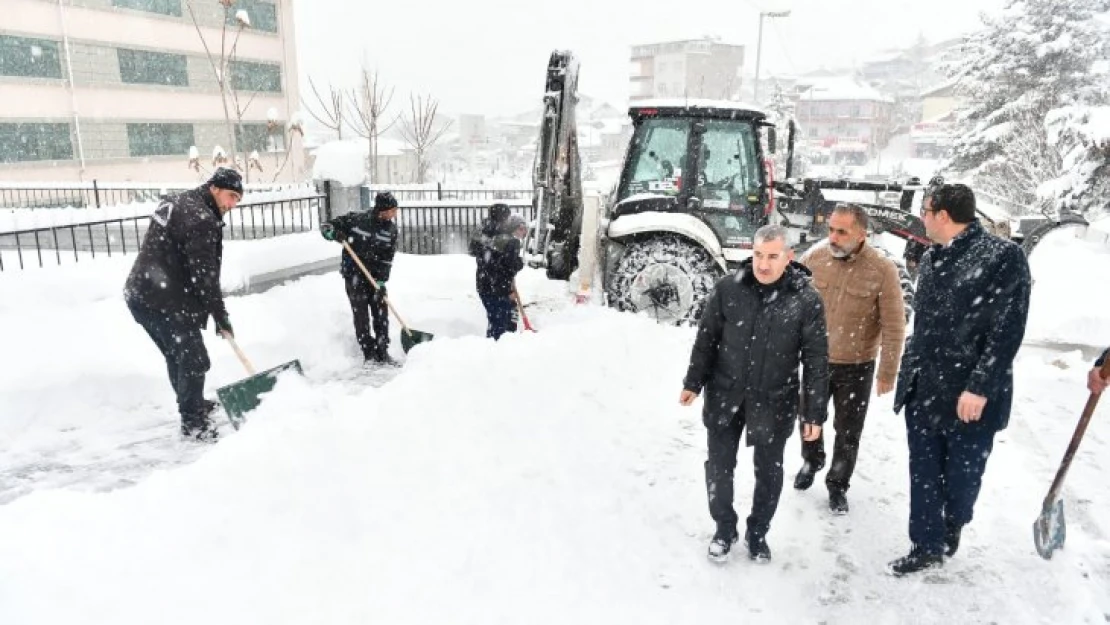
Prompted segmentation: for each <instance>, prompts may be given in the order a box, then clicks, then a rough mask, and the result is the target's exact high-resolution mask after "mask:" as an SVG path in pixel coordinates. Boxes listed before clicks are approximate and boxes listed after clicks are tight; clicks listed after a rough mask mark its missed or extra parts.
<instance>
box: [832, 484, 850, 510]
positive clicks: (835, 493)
mask: <svg viewBox="0 0 1110 625" xmlns="http://www.w3.org/2000/svg"><path fill="white" fill-rule="evenodd" d="M829 510H831V511H832V513H833V514H848V495H847V494H846V493H845V492H844V491H843V490H841V489H839V488H830V489H829Z"/></svg>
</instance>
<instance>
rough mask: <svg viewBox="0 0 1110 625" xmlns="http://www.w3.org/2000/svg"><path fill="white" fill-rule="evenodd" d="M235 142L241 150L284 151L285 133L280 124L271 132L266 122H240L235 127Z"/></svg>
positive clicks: (249, 151) (248, 151) (247, 151)
mask: <svg viewBox="0 0 1110 625" xmlns="http://www.w3.org/2000/svg"><path fill="white" fill-rule="evenodd" d="M235 143H236V145H237V146H238V147H239V151H240V152H246V153H247V154H250V153H251V152H253V151H255V150H257V151H259V152H284V151H285V135H284V134H282V127H281V126H278V127H276V128H275V129H274V132H273V133H271V132H270V130H269V128H267V126H266V124H240V125H239V126H236V127H235Z"/></svg>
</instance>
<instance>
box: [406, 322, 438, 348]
mask: <svg viewBox="0 0 1110 625" xmlns="http://www.w3.org/2000/svg"><path fill="white" fill-rule="evenodd" d="M433 338H435V335H434V334H432V333H431V332H421V331H420V330H413V329H412V328H406V329H404V330H401V349H403V350H405V353H406V354H407V353H409V350H410V349H412V348H413V347H415V346H417V345H419V344H421V343H427V342H428V341H430V340H432V339H433Z"/></svg>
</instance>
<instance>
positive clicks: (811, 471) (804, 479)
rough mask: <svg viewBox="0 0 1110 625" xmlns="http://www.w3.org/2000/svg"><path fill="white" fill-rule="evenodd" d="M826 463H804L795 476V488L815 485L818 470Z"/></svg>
mask: <svg viewBox="0 0 1110 625" xmlns="http://www.w3.org/2000/svg"><path fill="white" fill-rule="evenodd" d="M824 467H825V465H823V464H821V465H813V464H810V463H809V462H808V461H807V462H805V463H803V464H802V469H801V470H800V471H798V475H797V476H795V477H794V488H796V489H798V490H806V489H808V488H809V487H810V486H813V477H814V476H815V475H817V472H818V471H820V470H821V469H823V468H824Z"/></svg>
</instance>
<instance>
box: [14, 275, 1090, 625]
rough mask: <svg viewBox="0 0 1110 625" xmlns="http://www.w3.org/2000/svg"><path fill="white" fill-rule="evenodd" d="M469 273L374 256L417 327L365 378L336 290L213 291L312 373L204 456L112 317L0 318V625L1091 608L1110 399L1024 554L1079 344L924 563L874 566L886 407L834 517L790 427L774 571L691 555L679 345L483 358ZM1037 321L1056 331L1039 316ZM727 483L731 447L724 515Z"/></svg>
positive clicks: (611, 328) (1047, 360)
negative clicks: (946, 547) (1038, 537)
mask: <svg viewBox="0 0 1110 625" xmlns="http://www.w3.org/2000/svg"><path fill="white" fill-rule="evenodd" d="M1049 258H1050V257H1049ZM1102 260H1103V261H1104V260H1105V259H1102ZM1108 265H1110V263H1108ZM471 267H472V265H469V261H468V260H467V259H465V258H459V257H442V258H413V257H405V258H404V259H403V260H402V262H401V263H400V264H399V265H398V267H397V271H396V275H395V278H394V280H393V284H391V289H393V297H394V301H395V302H396V303H397V305H398V307H399V308H400V309H401V311H402V314H404V315H405V316H406V318H407V320H408V321H409V322H410V323H412V324H413V325H414V327H417V328H420V329H425V330H430V331H433V332H435V333H436V334H437V340H436V341H434V342H433V343H431V344H429V345H428V346H426V347H421V348H420V349H418V350H415V351H414V352H413V353H412V354H411V355H410V358H409V361H408V362H407V364H406V366H405V368H404V370H403V372H402V373H401V374H400V375H397V376H396V377H394V378H392V379H389V380H385V379H380V380H372V381H368V380H365V379H357V378H353V377H352V372H354V371H356V370H357V359H356V357H355V355H356V353H357V348H356V347H355V345H354V343H353V340H352V339H351V336H350V334H351V332H350V329H349V327H348V326H349V312H348V311H347V309H346V301H345V298H344V296H343V292H342V287H341V285H340V283H339V282H338V278H336V277H335V276H334V275H332V276H318V277H311V278H306V279H304V280H301V281H299V282H297V283H294V284H292V285H289V286H287V287H281V288H278V289H274V290H272V291H269V292H267V293H264V294H261V295H256V296H249V297H244V298H237V299H233V300H231V301H230V302H229V309H230V310H231V314H232V318H233V320H234V323H235V325H236V329H237V333H238V334H239V335H240V336H241V338H242V343H243V347H244V349H245V350H246V351H247V352H248V354H249V355H250V356H251V357H252V359H254V360H255V361H256V363H258V364H259V365H260V366H264V365H266V364H268V363H278V362H283V361H285V360H289V359H290V358H293V357H296V358H299V359H301V361H302V363H303V364H304V367H305V371H306V377H305V378H303V379H302V378H287V379H284V380H283V381H282V382H281V384H279V386H278V388H277V389H276V390H275V392H274V394H273V395H272V396H271V398H270V400H269V401H267V402H266V403H265V404H264V405H263V406H262V407H261V408H259V409H258V410H257V411H256V412H255V413H254V414H253V415H252V418H251V420H250V422H249V423H248V425H247V427H245V428H244V429H243V430H241V431H240V432H238V433H235V434H233V435H232V436H229V437H227V439H226V440H224V441H221V442H220V443H219V444H218V445H216V446H195V445H187V444H184V443H179V442H176V440H175V439H174V437H173V429H174V421H175V418H174V415H173V410H172V406H171V403H170V402H171V397H170V393H169V389H168V384H167V383H166V381H165V379H164V375H163V373H162V371H161V365H160V362H159V358H158V355H157V353H156V352H155V351H154V348H153V347H152V346H150V345H149V343H148V340H147V339H146V337H145V335H143V334H142V332H141V331H140V330H139V328H138V327H137V326H135V324H134V323H133V322H132V321H131V320H130V318H129V317H128V315H127V311H126V309H125V308H124V307H123V305H122V303H121V302H119V301H118V300H113V299H111V298H107V299H104V298H101V299H95V298H94V299H91V300H89V301H86V302H84V303H82V304H79V305H75V304H74V303H73V302H69V303H67V305H65V306H46V305H43V306H40V307H37V308H33V307H29V308H28V309H25V310H21V309H7V310H4V311H3V313H2V319H0V344H3V345H6V346H15V349H14V351H10V350H9V349H5V353H4V357H3V359H0V406H3V412H2V413H0V476H2V477H0V488H2V490H0V498H2V499H0V501H2V502H3V505H0V622H2V623H5V624H6V625H7V624H9V623H10V624H12V625H21V624H24V623H28V624H29V623H36V624H37V623H63V622H64V623H104V622H112V623H149V622H160V623H195V622H209V623H243V622H249V623H307V622H313V623H365V622H381V623H433V622H436V623H560V624H564V623H570V622H579V623H606V624H611V623H632V622H636V623H705V622H722V621H724V620H725V619H729V620H730V621H736V620H737V619H738V618H739V619H740V620H742V622H752V623H861V622H867V623H873V624H880V623H1098V622H1105V620H1106V619H1107V618H1110V616H1107V615H1110V592H1108V591H1107V588H1110V524H1108V522H1107V521H1106V519H1110V496H1107V493H1106V489H1105V486H1104V476H1105V475H1106V472H1105V470H1106V469H1107V468H1110V467H1107V466H1106V465H1107V463H1108V462H1110V461H1108V460H1106V459H1107V458H1108V457H1110V456H1108V452H1110V429H1108V427H1107V416H1108V415H1110V406H1102V407H1101V408H1100V411H1099V413H1098V415H1096V420H1095V422H1094V424H1093V425H1092V428H1091V430H1090V431H1089V432H1088V435H1087V439H1086V440H1085V441H1084V443H1083V447H1082V448H1081V450H1080V453H1079V457H1078V458H1077V460H1076V462H1075V465H1074V467H1073V470H1072V473H1071V475H1070V476H1069V481H1068V485H1067V488H1066V489H1065V490H1066V492H1065V505H1066V507H1067V512H1068V515H1069V516H1068V530H1069V532H1068V545H1067V548H1066V549H1065V550H1064V551H1062V552H1060V553H1059V554H1058V555H1057V556H1056V557H1055V558H1054V559H1053V560H1052V561H1050V562H1046V561H1043V560H1041V559H1040V558H1039V557H1038V556H1037V555H1036V554H1035V552H1034V550H1033V545H1032V536H1031V524H1032V522H1033V519H1034V518H1035V517H1036V515H1037V513H1038V511H1039V507H1040V500H1041V498H1042V497H1043V496H1044V492H1045V490H1046V489H1047V487H1048V484H1049V482H1050V481H1051V479H1052V475H1053V472H1054V471H1055V467H1056V464H1057V463H1058V462H1059V458H1060V456H1061V455H1062V453H1063V450H1064V447H1065V446H1066V444H1067V440H1068V438H1069V437H1070V435H1071V430H1072V428H1073V427H1074V424H1075V420H1076V418H1077V416H1078V413H1079V410H1080V409H1081V407H1082V405H1083V402H1084V400H1085V397H1086V393H1085V390H1084V389H1083V376H1084V374H1085V371H1086V369H1087V367H1089V365H1090V360H1089V359H1088V357H1087V356H1086V355H1084V354H1081V353H1079V352H1078V351H1074V350H1060V349H1052V348H1044V347H1038V346H1035V345H1030V346H1029V347H1027V348H1025V349H1023V351H1022V353H1021V355H1020V357H1019V362H1018V368H1017V376H1018V377H1017V397H1016V401H1015V411H1014V414H1013V418H1012V420H1011V427H1010V428H1009V429H1008V430H1006V431H1005V432H1003V433H1002V434H1001V435H1000V436H999V439H998V444H997V445H996V448H995V452H994V455H993V456H992V459H991V462H990V464H989V466H988V470H987V475H986V479H985V484H984V489H983V494H982V497H981V499H980V503H979V506H978V507H977V511H976V512H977V515H976V519H975V521H974V522H973V523H972V524H971V525H970V526H969V527H968V529H967V531H966V532H965V538H964V542H963V545H962V547H961V552H960V554H959V555H958V556H957V557H956V558H954V559H953V560H951V561H950V562H949V564H948V565H947V566H946V567H945V568H944V569H943V570H941V571H939V572H935V573H930V574H929V575H926V576H923V577H919V578H915V579H904V580H899V579H893V578H891V577H889V576H887V575H886V574H885V573H884V572H883V565H884V564H885V562H887V561H888V560H890V559H892V558H894V557H896V556H899V555H902V554H903V553H904V552H905V551H906V549H907V548H908V544H907V538H906V522H907V514H908V502H907V486H908V475H907V470H906V442H905V432H904V426H903V424H902V420H901V417H899V416H897V415H894V414H892V413H891V410H890V399H889V397H885V398H880V399H876V400H875V401H874V402H873V404H872V409H871V412H870V415H869V422H868V426H867V429H866V431H865V433H864V438H863V442H862V445H861V449H862V451H861V454H860V461H859V465H858V469H857V474H856V478H855V480H854V482H853V488H852V490H851V491H850V493H849V497H850V500H851V503H852V512H851V514H849V515H848V516H846V517H833V516H832V515H830V514H829V513H828V511H827V507H826V498H825V496H824V489H823V488H822V487H821V485H820V483H819V484H818V485H817V486H815V487H814V488H813V489H811V490H810V491H807V492H804V493H799V492H796V491H794V490H792V489H791V488H790V487H789V477H792V475H793V473H794V472H795V471H796V470H797V469H798V467H799V465H800V459H799V457H798V453H797V452H798V440H797V438H796V437H795V438H794V439H792V440H791V441H790V443H789V444H788V447H787V449H788V453H787V463H786V470H787V475H788V476H789V477H788V485H787V489H786V491H785V492H784V495H783V499H782V503H781V505H780V508H779V512H778V515H777V516H776V518H775V521H774V524H773V526H772V530H771V533H770V535H769V537H768V541H769V543H770V545H771V548H772V550H773V551H774V561H773V563H772V564H770V565H768V566H755V565H752V564H750V563H749V562H747V561H746V560H743V559H739V560H734V561H733V562H731V563H730V564H728V565H727V566H724V567H718V566H713V565H711V564H710V563H708V562H707V561H706V559H705V555H704V553H705V546H706V544H707V542H708V540H709V537H710V535H711V531H712V524H711V521H710V520H709V518H708V513H707V511H706V506H705V495H704V485H703V478H702V462H703V460H704V454H705V440H704V437H705V432H704V429H703V428H702V426H701V424H700V415H699V410H698V409H696V408H689V409H684V408H681V407H680V406H678V405H677V394H678V390H679V389H678V386H679V384H680V379H681V377H682V373H683V371H684V369H685V364H686V359H687V357H688V355H689V348H690V344H691V342H692V339H693V331H692V330H690V329H675V328H663V327H659V326H657V325H655V324H653V323H651V322H649V321H647V320H643V319H637V318H634V317H631V316H628V315H620V314H616V313H614V312H612V311H609V310H604V309H599V308H592V307H587V308H577V309H576V308H570V307H557V308H558V309H557V310H550V308H551V307H550V306H549V307H548V308H549V309H548V310H543V309H542V308H541V309H540V310H536V311H535V312H534V313H533V316H534V317H535V319H534V322H535V323H536V324H537V326H539V327H540V329H541V331H540V332H539V333H538V334H535V335H520V336H514V337H510V338H507V339H506V340H503V341H501V342H500V343H497V344H494V343H492V342H490V341H485V340H483V339H480V338H477V336H478V335H480V334H481V332H482V328H483V319H482V315H481V310H480V305H479V304H478V302H477V300H476V298H475V297H474V295H473V292H472V273H471V271H472V269H471ZM1044 283H1045V281H1040V282H1039V283H1038V284H1044ZM0 288H3V287H2V285H0ZM562 288H563V287H562V285H556V284H552V283H547V282H545V281H544V280H542V279H541V278H540V276H539V275H538V274H536V273H532V272H529V273H528V274H527V276H526V279H525V281H524V283H523V285H522V291H523V292H524V293H525V295H526V297H527V298H529V299H531V298H533V297H534V298H537V299H541V300H543V301H544V302H552V301H557V300H559V299H561V298H562V294H561V292H560V291H561V289H562ZM1037 288H1042V289H1044V291H1045V292H1052V293H1054V297H1061V296H1059V295H1058V294H1057V292H1053V291H1051V290H1050V287H1037ZM1034 297H1035V298H1036V297H1038V294H1037V291H1036V290H1035V293H1034ZM1097 297H1098V295H1097V294H1095V295H1092V294H1090V293H1077V294H1076V298H1077V299H1076V301H1074V302H1072V303H1068V302H1062V301H1057V302H1054V304H1055V306H1056V308H1054V309H1053V311H1051V314H1050V312H1049V311H1044V310H1042V311H1041V312H1040V313H1038V314H1042V315H1044V316H1045V318H1054V319H1055V320H1056V322H1057V323H1058V324H1059V323H1062V324H1070V325H1072V326H1075V327H1086V326H1084V325H1083V324H1091V323H1095V322H1096V321H1097V318H1090V317H1086V316H1083V315H1081V314H1080V313H1079V310H1078V309H1079V308H1080V306H1079V304H1080V303H1082V304H1083V305H1084V306H1089V305H1092V302H1091V300H1092V298H1097ZM1042 308H1043V305H1042ZM1068 309H1071V310H1072V311H1073V314H1072V316H1071V317H1068V318H1066V319H1065V318H1062V317H1060V315H1062V314H1063V312H1062V311H1066V310H1068ZM1103 319H1105V318H1104V317H1103ZM1096 325H1097V324H1096ZM1098 329H1099V328H1096V330H1098ZM1034 334H1035V336H1031V342H1037V341H1041V342H1044V341H1068V340H1069V339H1074V337H1069V336H1068V334H1067V332H1065V331H1064V329H1061V328H1058V327H1055V329H1053V328H1050V327H1049V324H1047V323H1045V324H1044V325H1043V326H1038V327H1037V328H1036V331H1035V332H1034ZM1087 334H1088V336H1090V338H1091V341H1090V343H1093V342H1095V341H1100V340H1102V337H1103V336H1104V335H1097V333H1096V332H1094V331H1088V332H1087ZM206 340H207V339H206ZM1090 343H1085V344H1090ZM209 346H210V350H211V353H212V355H213V358H212V360H213V370H212V373H211V376H210V380H209V386H210V387H211V388H212V389H214V388H215V387H216V386H219V385H221V384H223V383H226V382H228V381H230V380H233V379H236V378H237V377H238V376H240V375H241V374H240V373H239V371H238V370H237V366H238V365H237V362H236V361H235V359H234V357H233V356H232V355H231V354H230V352H228V350H227V349H226V347H225V346H223V345H221V344H220V342H219V340H218V339H214V338H213V340H211V341H209ZM395 347H397V345H396V343H395ZM398 351H399V350H398ZM750 467H751V459H750V452H748V451H747V450H743V451H742V453H741V459H740V465H739V468H738V471H737V482H738V487H737V499H738V501H737V505H738V508H739V509H740V510H741V512H742V513H744V512H746V508H747V506H748V505H749V504H750V494H751V469H750ZM124 486H126V488H122V487H124ZM52 487H63V488H60V489H57V488H52ZM62 596H64V597H65V600H64V601H59V597H62ZM429 597H432V599H430V600H429ZM198 598H201V599H200V600H198Z"/></svg>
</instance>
